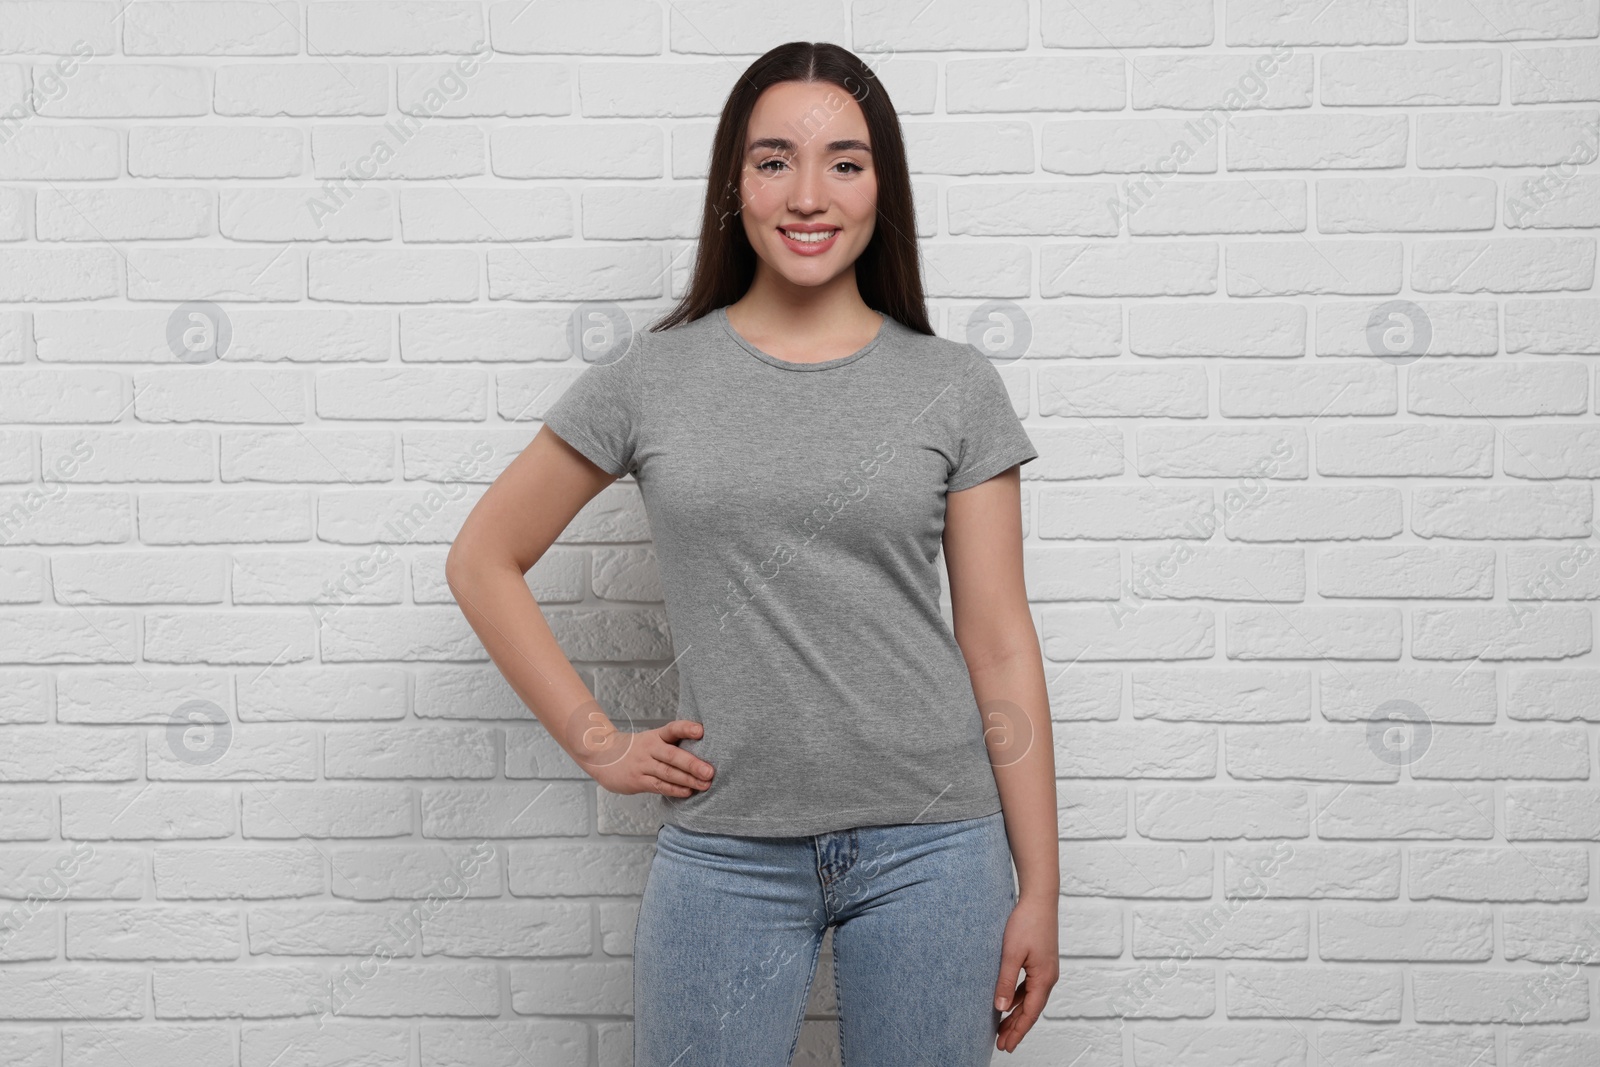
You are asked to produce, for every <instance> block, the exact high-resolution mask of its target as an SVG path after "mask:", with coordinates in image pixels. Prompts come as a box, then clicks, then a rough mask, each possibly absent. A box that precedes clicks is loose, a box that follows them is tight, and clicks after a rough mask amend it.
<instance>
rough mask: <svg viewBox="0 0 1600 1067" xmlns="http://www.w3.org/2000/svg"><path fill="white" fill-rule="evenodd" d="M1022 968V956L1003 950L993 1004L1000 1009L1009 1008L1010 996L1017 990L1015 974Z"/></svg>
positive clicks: (1006, 1009)
mask: <svg viewBox="0 0 1600 1067" xmlns="http://www.w3.org/2000/svg"><path fill="white" fill-rule="evenodd" d="M1021 970H1022V957H1021V956H1019V955H1017V954H1016V953H1013V952H1009V951H1008V952H1005V953H1003V954H1002V955H1001V957H1000V982H999V984H998V985H996V986H995V987H994V1006H995V1008H997V1009H998V1010H1000V1011H1009V1010H1010V1009H1011V997H1012V995H1013V994H1015V993H1016V991H1017V974H1018V972H1019V971H1021Z"/></svg>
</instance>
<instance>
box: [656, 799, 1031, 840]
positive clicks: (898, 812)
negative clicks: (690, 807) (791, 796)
mask: <svg viewBox="0 0 1600 1067" xmlns="http://www.w3.org/2000/svg"><path fill="white" fill-rule="evenodd" d="M1000 810H1002V808H1001V805H1000V801H999V798H998V796H997V797H996V798H994V799H985V800H979V801H974V802H972V803H970V804H964V805H957V806H954V807H949V806H945V805H940V806H939V807H938V809H937V811H938V816H939V817H938V818H936V819H935V818H928V817H927V816H928V812H927V805H926V804H922V805H921V806H919V807H917V808H916V809H912V808H910V807H907V808H904V809H898V808H888V809H885V808H882V807H873V808H861V809H856V810H854V811H842V812H835V813H833V814H831V815H826V816H819V817H817V818H813V819H807V820H804V821H803V822H798V823H796V822H789V821H785V820H776V819H748V818H740V817H737V816H723V817H721V818H694V817H690V818H686V819H679V818H671V817H669V818H667V819H665V820H663V821H664V822H665V823H666V824H668V825H672V826H677V827H680V828H681V829H684V830H689V831H691V832H693V833H701V834H729V835H732V836H735V837H811V836H813V835H816V834H826V833H832V832H834V831H836V830H848V829H852V828H855V827H859V826H890V825H899V824H902V823H910V822H918V823H941V822H960V821H961V820H964V819H981V818H983V817H984V816H987V815H993V814H995V813H996V812H998V811H1000ZM669 814H673V813H669Z"/></svg>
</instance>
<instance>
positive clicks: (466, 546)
mask: <svg viewBox="0 0 1600 1067" xmlns="http://www.w3.org/2000/svg"><path fill="white" fill-rule="evenodd" d="M616 477H617V476H616V475H612V474H608V473H607V472H606V471H604V470H602V469H601V468H600V467H598V466H596V465H595V464H594V463H593V462H591V461H590V460H589V459H588V458H587V457H586V456H584V455H583V453H581V452H579V451H578V450H577V449H575V448H573V447H572V446H571V445H569V444H567V443H566V442H565V441H563V440H562V439H561V438H560V437H558V436H557V435H556V434H555V433H554V431H552V430H550V429H548V428H546V427H542V426H541V427H540V428H539V432H538V433H537V434H535V435H534V438H533V440H532V441H531V442H529V443H528V446H527V447H526V448H524V449H523V450H522V452H521V453H520V454H519V455H518V456H517V457H516V458H515V459H513V460H512V461H511V462H510V463H509V464H508V465H507V466H506V469H505V470H504V471H503V472H501V474H500V476H499V477H498V478H496V479H495V480H494V484H492V485H490V486H489V488H488V489H487V490H485V491H484V494H483V496H482V497H480V498H479V500H478V503H477V504H476V505H475V506H474V507H473V509H472V511H471V513H470V514H468V515H467V519H466V521H465V522H464V523H462V525H461V530H460V532H459V533H457V535H456V538H455V541H454V542H453V543H452V544H451V546H450V552H449V555H448V556H447V557H446V558H445V566H444V574H445V581H446V582H447V583H449V586H450V591H451V593H452V594H454V596H455V598H456V604H457V605H459V606H460V608H461V611H462V613H463V614H464V615H465V616H466V618H467V622H468V624H469V625H471V627H472V629H473V631H474V632H475V633H476V634H477V635H478V640H479V641H481V642H482V643H483V647H484V650H485V651H487V652H488V653H489V658H490V659H491V660H493V661H494V664H495V666H496V667H498V668H500V673H501V674H503V675H504V676H505V678H506V681H507V682H508V683H509V684H510V686H511V688H512V690H514V691H515V692H516V694H517V696H519V697H521V698H522V702H523V703H524V704H526V705H527V706H528V707H529V708H531V709H532V711H533V713H534V715H535V716H536V717H537V718H538V719H539V721H540V722H541V723H543V724H544V727H545V729H547V730H549V731H550V735H551V736H552V737H554V738H555V739H556V742H557V743H558V744H560V745H561V747H562V748H563V749H565V750H566V752H567V754H568V755H569V756H571V757H572V758H573V760H574V761H575V762H576V763H577V764H578V766H579V767H582V768H583V770H584V771H585V772H586V773H587V774H588V775H589V776H590V777H592V778H594V780H595V781H597V782H599V783H600V785H601V786H603V787H604V788H606V789H608V790H610V791H611V792H613V793H644V792H650V793H660V794H662V795H664V796H674V797H686V796H689V795H691V793H693V792H694V791H695V790H698V789H705V788H706V787H708V786H709V785H710V784H711V781H710V779H711V774H712V767H711V764H709V763H707V762H706V761H705V760H702V759H699V758H697V757H696V756H694V755H692V754H691V753H688V752H685V751H684V750H683V749H681V748H679V747H678V746H677V744H676V742H677V741H678V740H679V739H681V738H686V737H699V736H700V735H701V729H702V728H701V726H700V724H699V723H696V722H689V721H686V720H674V721H673V722H670V723H667V724H666V725H665V726H662V727H659V728H657V729H654V730H646V731H642V732H638V733H624V732H621V731H618V730H617V729H616V727H615V726H614V725H612V723H611V720H610V719H609V718H608V717H607V716H606V714H605V712H604V711H603V710H602V709H601V707H600V704H599V703H598V702H597V701H596V700H595V699H594V696H593V694H591V693H590V692H589V689H588V687H587V686H585V685H584V684H583V679H582V678H580V677H579V676H578V672H577V671H576V670H574V669H573V666H572V663H571V661H570V660H568V659H567V657H566V654H565V653H564V652H562V650H561V645H560V644H559V643H558V642H557V641H556V638H555V634H554V633H552V632H551V630H550V625H549V623H547V622H546V621H545V617H544V613H543V612H542V611H541V610H540V609H539V604H538V602H537V601H535V600H534V598H533V593H532V592H531V591H530V590H529V589H528V584H527V581H526V580H525V578H524V575H526V574H527V572H528V570H529V569H530V568H531V567H533V565H534V564H536V563H538V562H539V560H540V558H541V557H542V556H543V555H544V554H545V552H546V551H547V550H548V549H549V548H550V546H551V545H552V544H553V543H554V542H555V540H556V538H557V537H559V536H561V531H563V530H565V529H566V528H567V524H568V523H569V522H571V521H572V519H573V517H574V516H575V515H577V514H578V512H579V511H580V510H582V508H583V506H584V505H585V504H587V503H588V502H589V501H590V500H592V499H594V497H595V495H596V494H598V493H599V492H600V491H601V490H602V489H604V488H605V487H606V486H608V485H610V484H611V483H612V482H614V481H616Z"/></svg>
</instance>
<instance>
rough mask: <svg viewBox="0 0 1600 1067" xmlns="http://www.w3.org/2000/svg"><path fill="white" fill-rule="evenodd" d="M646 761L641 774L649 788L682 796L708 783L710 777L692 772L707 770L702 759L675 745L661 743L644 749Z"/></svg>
mask: <svg viewBox="0 0 1600 1067" xmlns="http://www.w3.org/2000/svg"><path fill="white" fill-rule="evenodd" d="M646 755H647V756H648V757H649V762H648V763H647V764H646V765H645V768H644V770H643V774H644V776H645V778H646V780H647V782H649V783H650V785H649V788H651V789H653V790H655V791H656V792H658V793H662V794H663V795H665V796H671V797H686V796H690V795H692V794H694V793H695V792H697V791H701V790H705V789H707V788H709V787H710V785H711V779H710V778H709V777H702V776H700V775H699V774H697V773H694V772H695V771H697V770H698V769H701V768H704V769H705V770H706V771H708V772H709V771H710V770H711V765H710V764H709V763H707V762H705V761H704V760H699V759H695V758H694V757H693V756H691V755H690V754H689V753H687V752H685V751H683V750H682V749H680V748H678V747H677V746H676V745H669V744H665V743H663V744H661V745H659V746H657V747H652V748H651V749H650V751H649V752H647V753H646Z"/></svg>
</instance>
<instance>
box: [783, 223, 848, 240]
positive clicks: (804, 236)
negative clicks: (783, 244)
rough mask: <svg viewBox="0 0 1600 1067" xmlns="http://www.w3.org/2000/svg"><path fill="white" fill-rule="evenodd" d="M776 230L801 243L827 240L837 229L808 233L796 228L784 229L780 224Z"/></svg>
mask: <svg viewBox="0 0 1600 1067" xmlns="http://www.w3.org/2000/svg"><path fill="white" fill-rule="evenodd" d="M778 232H779V233H781V234H783V235H784V236H785V237H787V238H788V239H789V240H791V241H798V242H799V243H801V244H821V243H822V242H824V241H826V240H828V239H829V238H830V237H832V236H833V235H834V234H836V233H838V232H839V231H838V230H837V229H832V230H817V231H815V232H810V233H808V232H801V231H797V230H786V229H784V228H783V227H782V226H779V227H778Z"/></svg>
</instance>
